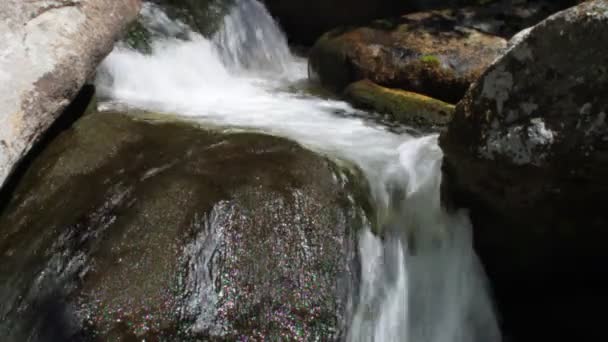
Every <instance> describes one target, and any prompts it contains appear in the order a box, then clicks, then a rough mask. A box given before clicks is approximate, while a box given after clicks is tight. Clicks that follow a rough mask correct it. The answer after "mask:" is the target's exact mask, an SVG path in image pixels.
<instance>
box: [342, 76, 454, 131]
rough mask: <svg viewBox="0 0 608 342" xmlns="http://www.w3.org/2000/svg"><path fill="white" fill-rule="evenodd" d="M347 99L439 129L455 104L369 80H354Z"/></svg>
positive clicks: (414, 124) (402, 120)
mask: <svg viewBox="0 0 608 342" xmlns="http://www.w3.org/2000/svg"><path fill="white" fill-rule="evenodd" d="M344 96H345V97H346V99H347V100H349V101H350V102H352V103H354V104H355V105H356V106H358V107H361V108H363V109H370V110H374V111H377V112H378V113H380V114H388V115H389V116H390V118H391V119H392V120H393V121H396V122H399V123H401V124H404V125H408V126H412V127H416V128H419V129H423V130H429V131H434V130H439V129H441V128H443V127H445V126H446V125H447V123H448V122H449V121H450V119H451V118H452V113H453V112H454V106H453V105H451V104H448V103H445V102H443V101H439V100H437V99H433V98H431V97H428V96H424V95H420V94H416V93H412V92H409V91H405V90H399V89H391V88H386V87H382V86H379V85H377V84H375V83H374V82H371V81H369V80H363V81H358V82H355V83H352V84H350V85H349V86H348V87H346V90H345V91H344Z"/></svg>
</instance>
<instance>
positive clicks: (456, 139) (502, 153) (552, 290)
mask: <svg viewBox="0 0 608 342" xmlns="http://www.w3.org/2000/svg"><path fill="white" fill-rule="evenodd" d="M598 41H608V2H606V1H589V2H585V3H584V4H581V5H579V6H577V7H574V8H572V9H570V10H566V11H564V12H561V13H558V14H556V15H554V16H551V17H549V18H548V19H547V20H545V21H543V22H541V23H540V24H538V25H537V26H535V27H533V28H532V29H530V30H527V31H525V32H523V33H522V34H520V35H518V37H517V38H516V41H515V42H513V44H511V45H512V48H511V49H510V50H509V51H508V52H507V53H506V54H505V55H504V56H503V57H501V58H500V59H499V60H498V61H497V62H496V63H495V64H493V65H492V66H491V67H490V68H489V69H488V70H487V71H486V72H485V73H484V74H483V75H482V76H481V78H480V79H479V80H478V81H477V82H476V83H475V85H474V86H473V87H472V88H471V89H470V90H469V91H468V93H467V95H466V96H465V98H464V99H463V100H462V101H461V102H460V103H459V104H458V105H457V107H456V111H455V114H454V118H453V119H452V121H451V122H450V124H449V125H448V129H447V132H445V133H444V134H442V135H441V138H440V145H441V147H442V149H443V151H444V153H445V158H444V163H443V174H444V176H443V190H444V196H443V198H444V201H445V202H446V203H450V204H451V205H455V206H458V207H466V208H470V209H471V217H472V220H473V225H474V237H475V244H476V249H477V252H478V253H479V254H480V257H481V260H482V261H483V263H484V265H485V267H486V270H487V272H488V275H489V277H490V280H491V281H492V284H493V287H494V289H495V291H496V294H497V299H498V304H499V309H500V311H501V312H502V316H503V319H504V325H505V331H506V332H507V334H509V335H512V336H513V340H514V341H538V340H552V341H556V340H558V341H564V340H566V341H568V340H593V339H595V337H596V336H602V335H603V333H604V322H603V319H602V318H600V317H598V316H597V312H601V311H602V310H603V309H604V308H605V307H606V305H608V297H607V296H606V291H605V289H606V287H608V282H607V281H606V277H605V268H606V267H605V265H606V264H607V263H608V252H607V250H606V241H607V240H608V212H607V211H606V204H605V197H606V194H608V178H607V177H606V175H607V174H608V124H607V123H608V120H606V116H607V113H608V97H606V95H605V94H608V46H607V45H601V44H598V43H597V42H598Z"/></svg>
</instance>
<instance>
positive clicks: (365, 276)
mask: <svg viewBox="0 0 608 342" xmlns="http://www.w3.org/2000/svg"><path fill="white" fill-rule="evenodd" d="M142 13H143V15H144V16H145V22H147V23H148V24H150V25H156V26H161V27H164V28H165V29H166V31H167V32H172V31H179V30H185V28H184V25H183V24H181V23H179V22H173V21H171V20H169V19H168V18H167V17H166V16H165V14H164V13H163V12H162V11H160V10H159V9H158V8H156V7H154V6H152V5H149V4H146V5H145V6H144V11H143V12H142ZM186 30H187V29H186ZM187 35H188V37H189V38H188V39H186V40H183V39H177V38H171V37H168V38H159V39H156V40H155V41H154V42H153V46H152V53H151V54H150V55H144V54H141V53H139V52H137V51H134V50H130V49H128V48H124V47H118V48H116V49H115V51H114V52H113V53H112V54H111V55H110V56H109V57H108V58H107V59H106V61H105V62H104V64H103V66H102V68H101V72H100V76H99V78H98V81H97V83H98V87H99V89H100V90H101V93H102V95H103V96H104V97H105V98H106V99H107V101H105V102H104V103H102V107H105V108H112V107H116V106H125V105H126V106H128V107H134V108H141V109H145V110H150V111H156V112H164V113H172V114H179V115H183V116H187V117H189V118H190V119H196V120H201V121H202V122H205V123H207V124H210V125H218V126H222V127H234V128H235V129H244V130H251V131H258V132H265V133H268V134H272V135H277V136H282V137H286V138H289V139H292V140H294V141H296V142H298V143H299V144H301V145H303V146H306V147H308V148H310V149H311V150H313V151H316V152H318V153H322V154H325V155H327V156H329V157H330V158H333V159H336V160H343V161H346V162H349V163H351V164H354V165H356V166H357V167H358V168H359V169H361V170H362V171H363V173H364V174H365V176H366V177H367V180H368V182H369V185H370V188H371V191H372V194H371V196H372V198H373V200H374V202H375V206H376V209H377V212H378V215H377V216H378V217H377V218H375V219H371V220H370V222H371V223H370V226H369V227H367V228H366V229H364V230H363V231H362V232H361V233H360V236H359V243H358V245H359V257H360V266H361V279H360V284H358V291H357V293H356V294H353V295H354V296H355V297H356V298H354V299H353V303H354V308H353V310H352V311H353V312H352V314H351V316H352V317H350V318H349V320H350V323H346V325H347V326H348V334H347V338H348V340H349V341H411V342H457V341H461V342H474V341H479V342H491V341H499V340H500V334H499V331H498V328H497V322H496V317H495V315H494V312H493V308H492V303H491V301H490V298H489V295H488V290H487V289H486V284H485V279H484V275H483V270H482V269H481V267H480V265H479V263H478V260H477V258H476V256H475V254H474V252H473V250H472V243H471V233H470V224H469V221H468V218H467V216H466V215H465V214H464V213H458V214H448V213H446V212H445V211H444V210H443V209H442V208H441V206H440V202H439V184H440V181H441V172H440V168H441V158H442V152H441V150H440V149H439V147H438V145H437V136H436V135H426V136H424V135H420V134H416V133H415V130H413V129H409V128H405V127H404V128H395V127H388V126H386V125H383V124H382V123H379V121H378V120H373V119H371V118H372V117H374V115H373V114H370V113H364V112H360V111H357V110H355V109H353V108H352V107H351V106H349V105H348V104H346V103H344V102H340V101H336V100H331V99H324V98H320V97H315V96H313V95H310V94H309V93H307V91H306V89H307V84H306V78H307V66H306V60H305V59H303V58H299V57H296V56H294V55H292V53H291V52H290V50H289V48H288V46H287V40H286V38H285V36H284V34H283V33H282V32H281V30H280V28H279V27H278V26H277V24H276V23H275V22H274V21H273V19H272V18H271V17H270V15H269V14H268V12H267V11H266V9H265V8H264V7H263V5H262V4H260V3H258V2H257V1H255V0H239V1H237V2H236V5H235V6H234V7H233V9H232V10H231V11H230V13H229V14H228V15H227V16H226V17H225V18H224V19H223V25H222V28H221V29H220V30H219V31H218V32H217V33H216V34H215V35H214V36H213V37H210V38H206V37H203V36H201V35H199V34H196V33H193V32H188V33H187ZM372 227H376V228H377V229H375V230H374V229H372ZM372 231H382V234H383V236H384V237H383V238H379V237H377V236H376V235H375V234H373V233H372Z"/></svg>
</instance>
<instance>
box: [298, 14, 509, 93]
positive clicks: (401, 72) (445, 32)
mask: <svg viewBox="0 0 608 342" xmlns="http://www.w3.org/2000/svg"><path fill="white" fill-rule="evenodd" d="M506 46H507V41H506V40H505V39H504V38H501V37H498V36H494V35H491V34H486V33H483V32H481V31H478V30H476V29H473V28H468V27H465V26H463V25H462V22H461V21H460V19H459V18H458V17H456V16H454V15H453V12H452V11H449V10H442V11H428V12H419V13H413V14H408V15H405V16H402V17H400V18H398V19H395V20H380V21H376V22H373V23H372V24H370V25H367V26H364V27H358V28H341V29H336V30H333V31H330V32H328V33H326V34H325V35H323V36H322V37H321V38H320V39H319V40H318V41H317V43H316V44H315V45H314V47H313V48H312V50H311V52H310V61H309V63H310V65H309V69H310V71H311V72H310V74H311V77H312V78H318V80H319V81H320V82H321V84H323V85H324V86H327V87H329V88H331V89H333V90H336V91H342V90H343V89H344V87H346V86H347V85H348V84H350V83H352V82H355V81H358V80H362V79H369V80H371V81H373V82H375V83H377V84H379V85H382V86H386V87H391V88H400V89H403V90H408V91H413V92H416V93H420V94H424V95H428V96H431V97H434V98H437V99H440V100H443V101H446V102H450V103H456V102H457V101H458V100H460V99H461V98H462V96H463V95H464V93H465V92H466V90H467V88H468V87H469V85H470V84H471V83H472V82H473V81H474V80H475V79H477V77H479V76H480V75H481V73H482V72H483V71H484V70H485V69H486V68H487V67H488V66H489V65H490V63H492V62H493V61H494V60H495V59H496V58H497V57H499V56H500V55H501V54H502V53H503V52H504V51H505V48H506Z"/></svg>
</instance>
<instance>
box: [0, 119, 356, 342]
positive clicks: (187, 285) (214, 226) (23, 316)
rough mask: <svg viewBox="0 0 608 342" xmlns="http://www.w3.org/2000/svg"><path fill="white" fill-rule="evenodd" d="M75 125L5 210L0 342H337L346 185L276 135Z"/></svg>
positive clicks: (352, 225)
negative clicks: (287, 341)
mask: <svg viewBox="0 0 608 342" xmlns="http://www.w3.org/2000/svg"><path fill="white" fill-rule="evenodd" d="M159 118H160V116H149V115H144V116H139V117H138V119H134V118H132V117H130V116H126V115H123V114H115V113H103V114H102V113H96V114H91V115H88V116H84V117H83V118H82V119H81V120H80V121H78V122H77V123H76V124H75V126H74V127H73V128H71V129H69V130H67V131H65V132H64V133H63V134H61V135H60V136H59V137H58V138H56V139H55V140H54V141H53V142H52V143H51V144H50V145H49V146H48V148H47V149H45V150H44V151H43V153H42V154H41V155H40V156H39V157H38V158H37V159H36V160H35V161H34V162H33V163H32V165H31V167H30V169H29V170H28V171H27V173H26V174H25V175H24V176H23V178H22V180H21V182H20V183H19V184H18V186H17V188H16V190H15V192H14V194H13V196H12V197H11V198H10V202H9V203H8V204H7V205H5V206H4V207H3V208H2V211H1V212H0V255H2V258H1V259H0V279H1V280H2V281H1V282H0V301H1V303H2V305H1V306H0V318H1V319H0V332H2V336H3V338H4V339H5V340H7V341H23V340H32V341H39V340H40V341H59V340H60V341H65V340H78V341H110V340H113V341H114V340H121V341H126V340H143V339H145V340H154V341H160V340H165V341H176V340H241V339H247V338H251V339H264V338H268V339H272V340H279V339H304V340H329V339H337V338H339V337H340V336H341V333H342V332H343V327H342V324H343V322H344V317H345V315H347V302H348V296H349V294H351V293H353V292H352V291H353V289H352V288H351V286H353V277H354V276H355V274H354V272H355V269H356V267H354V262H355V236H356V229H357V228H356V227H357V226H359V225H360V218H359V212H360V209H357V207H358V206H357V205H355V204H354V202H353V200H352V198H353V196H352V193H351V190H349V189H351V188H352V187H354V184H352V182H351V178H350V176H349V173H348V172H346V171H344V170H342V169H341V168H339V167H337V166H336V165H335V164H334V163H332V162H330V161H329V160H327V159H325V158H324V157H322V156H319V155H317V154H315V153H313V152H310V151H308V150H305V149H303V148H302V147H300V146H299V145H297V144H295V143H292V142H290V141H287V140H285V139H282V138H276V137H271V136H265V135H260V134H254V133H230V132H222V131H208V130H204V129H202V128H200V127H197V126H196V125H194V124H190V123H183V122H162V121H159Z"/></svg>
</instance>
